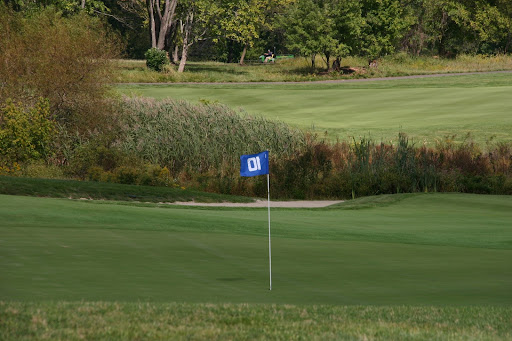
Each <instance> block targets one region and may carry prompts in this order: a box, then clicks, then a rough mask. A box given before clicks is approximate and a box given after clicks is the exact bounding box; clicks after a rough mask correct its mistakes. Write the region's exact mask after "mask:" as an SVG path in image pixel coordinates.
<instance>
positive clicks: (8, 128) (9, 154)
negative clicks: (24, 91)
mask: <svg viewBox="0 0 512 341" xmlns="http://www.w3.org/2000/svg"><path fill="white" fill-rule="evenodd" d="M55 133H56V130H55V122H54V121H53V120H52V119H51V114H50V104H49V102H48V100H44V99H40V100H39V101H38V102H37V104H36V105H35V106H34V107H32V108H28V109H26V108H24V107H23V105H22V104H15V103H12V102H11V101H7V102H6V104H5V105H4V106H3V107H2V108H1V109H0V161H2V160H3V162H4V163H7V164H14V163H23V162H26V161H28V160H39V159H46V158H47V157H48V156H49V155H50V154H51V150H52V148H51V143H52V140H53V137H54V136H55Z"/></svg>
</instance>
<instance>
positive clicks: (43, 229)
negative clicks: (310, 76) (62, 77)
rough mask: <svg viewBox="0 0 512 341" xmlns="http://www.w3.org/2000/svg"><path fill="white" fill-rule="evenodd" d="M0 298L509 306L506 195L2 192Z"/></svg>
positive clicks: (511, 204)
mask: <svg viewBox="0 0 512 341" xmlns="http://www.w3.org/2000/svg"><path fill="white" fill-rule="evenodd" d="M0 201H1V207H0V215H1V216H2V218H3V220H2V223H1V227H0V234H1V236H2V238H1V240H2V246H1V248H0V255H1V256H2V258H1V259H2V261H1V273H2V281H1V283H0V289H1V290H0V299H2V300H23V301H33V300H88V301H97V300H101V301H137V300H143V301H153V302H168V301H177V302H198V303H199V302H215V303H225V302H232V303H237V302H241V303H246V302H249V303H287V304H337V305H340V304H377V305H390V304H391V305H403V304H406V305H461V304H462V305H467V304H480V305H481V304H489V305H510V304H511V303H512V292H511V291H510V285H509V284H510V283H511V281H512V271H511V268H510V264H511V262H512V243H511V240H512V229H511V226H510V221H511V219H512V213H511V212H512V209H511V208H512V199H511V198H510V197H500V196H478V195H440V194H439V195H435V194H433V195H411V196H407V197H406V198H404V199H403V200H401V201H399V202H397V203H394V204H393V203H392V204H389V205H388V206H378V207H375V208H369V209H361V210H353V209H348V210H340V209H326V210H304V209H294V210H279V209H274V210H272V214H271V216H272V225H273V236H274V239H273V257H274V263H273V269H274V290H273V291H272V292H268V262H267V239H266V234H267V230H266V212H265V210H261V209H223V210H219V209H191V208H169V209H164V208H158V207H157V206H153V207H151V206H149V207H137V206H126V205H116V204H111V203H108V202H99V203H96V202H92V203H91V202H80V201H71V200H65V199H43V198H30V197H18V196H1V197H0Z"/></svg>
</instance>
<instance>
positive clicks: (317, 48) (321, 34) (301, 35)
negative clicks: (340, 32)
mask: <svg viewBox="0 0 512 341" xmlns="http://www.w3.org/2000/svg"><path fill="white" fill-rule="evenodd" d="M331 24H332V23H331V20H327V18H325V13H324V11H323V10H322V9H321V8H320V7H319V6H318V4H317V3H316V2H315V1H314V0H299V1H297V2H296V3H295V4H294V5H292V6H291V8H290V10H289V11H288V13H287V14H286V16H285V19H284V26H285V27H286V38H287V41H288V48H289V49H291V50H295V51H298V52H299V53H300V54H301V55H303V56H308V57H309V58H310V59H311V68H312V69H313V70H314V69H315V59H316V56H317V54H319V53H321V52H322V50H323V49H324V48H323V47H325V44H326V43H327V44H328V43H330V42H331V38H330V32H331V31H332V25H331Z"/></svg>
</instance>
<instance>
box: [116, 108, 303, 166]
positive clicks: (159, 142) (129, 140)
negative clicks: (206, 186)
mask: <svg viewBox="0 0 512 341" xmlns="http://www.w3.org/2000/svg"><path fill="white" fill-rule="evenodd" d="M122 111H123V118H122V119H121V125H122V130H123V131H124V133H125V135H124V136H123V137H122V138H120V139H119V141H118V143H117V146H118V148H120V149H121V150H123V151H124V152H126V153H130V154H132V155H136V156H138V157H140V158H141V159H143V160H146V161H148V162H151V163H153V164H159V165H162V166H167V167H168V168H169V169H170V171H171V172H172V173H174V174H177V173H178V172H180V171H183V170H189V171H191V172H198V173H205V172H208V171H211V170H216V171H219V172H221V173H223V172H226V171H229V172H233V171H234V170H236V169H237V167H239V163H240V160H239V157H240V155H242V154H250V153H255V152H259V151H262V150H267V149H268V150H270V151H271V152H272V155H273V157H275V158H279V157H287V156H289V155H291V154H293V153H296V152H298V151H300V150H301V149H302V148H303V146H304V141H305V140H304V133H303V132H302V131H300V130H298V129H293V128H291V127H289V126H288V125H286V124H285V123H282V122H278V121H271V120H268V119H265V118H262V117H254V116H249V115H247V114H245V113H243V112H236V111H234V110H233V109H230V108H228V107H226V106H224V105H219V104H192V103H189V102H185V101H179V100H172V99H166V100H163V101H156V100H152V99H145V98H125V99H124V101H123V104H122Z"/></svg>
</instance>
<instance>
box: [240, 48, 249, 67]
mask: <svg viewBox="0 0 512 341" xmlns="http://www.w3.org/2000/svg"><path fill="white" fill-rule="evenodd" d="M246 53H247V44H245V45H244V50H243V51H242V56H241V57H240V65H244V60H245V54H246Z"/></svg>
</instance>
